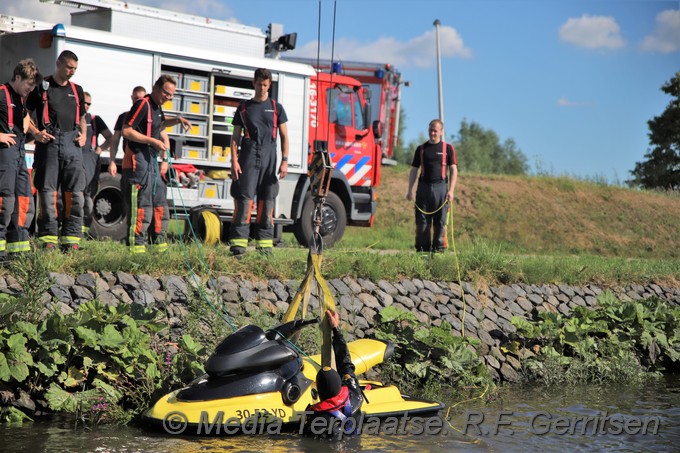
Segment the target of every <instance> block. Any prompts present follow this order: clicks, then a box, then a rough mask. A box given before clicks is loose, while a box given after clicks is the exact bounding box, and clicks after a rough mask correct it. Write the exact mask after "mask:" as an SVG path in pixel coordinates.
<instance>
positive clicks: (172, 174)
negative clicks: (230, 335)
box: [167, 153, 238, 331]
mask: <svg viewBox="0 0 680 453" xmlns="http://www.w3.org/2000/svg"><path fill="white" fill-rule="evenodd" d="M167 156H168V173H169V175H168V182H169V187H170V200H171V201H172V208H173V213H174V217H175V219H174V220H175V225H176V227H177V231H179V230H180V226H179V218H178V217H177V203H175V198H174V194H175V191H174V189H175V187H174V186H173V185H172V181H174V180H177V181H178V180H179V179H178V178H177V175H176V173H175V170H174V168H173V167H172V156H171V155H170V153H167ZM178 189H179V188H178ZM177 192H178V193H179V198H180V202H181V204H182V209H183V210H184V216H185V217H186V218H187V219H190V217H189V213H188V212H187V208H186V204H185V203H184V199H183V197H182V191H181V190H178V191H177ZM186 223H187V225H188V226H189V230H190V231H191V237H192V242H194V244H195V245H196V250H197V251H198V256H199V260H200V262H201V265H202V266H203V268H204V269H205V271H206V273H207V274H208V281H209V282H210V283H211V284H212V287H213V288H214V289H215V290H217V288H218V286H217V283H216V280H215V279H214V277H213V275H212V271H211V270H210V266H208V263H207V261H206V259H205V256H204V255H203V248H202V246H201V244H200V241H199V240H198V238H197V237H196V232H195V231H194V228H193V226H192V225H191V221H190V220H187V222H186ZM206 231H207V228H206ZM179 243H180V244H181V246H182V253H183V255H184V261H185V263H186V265H187V268H188V269H189V273H190V274H191V278H192V279H193V281H194V284H195V285H196V288H197V289H198V292H199V293H200V295H201V298H202V299H203V300H204V301H205V302H206V303H207V304H208V306H209V307H210V308H212V310H213V311H214V312H215V313H216V314H217V315H218V316H219V317H220V318H221V319H223V320H224V321H225V322H226V323H227V325H229V327H231V328H232V330H234V331H236V330H237V329H238V327H237V326H236V325H235V324H234V321H233V319H232V318H231V316H230V315H229V313H227V312H226V310H224V303H222V310H218V309H217V307H216V306H215V304H213V303H212V302H211V301H210V298H209V297H208V295H207V294H206V292H205V291H204V289H203V282H201V280H200V279H199V278H198V275H197V274H196V272H195V271H194V268H193V266H192V265H191V260H190V259H189V254H188V253H187V249H186V246H185V244H184V240H183V239H180V241H179ZM215 294H217V291H215Z"/></svg>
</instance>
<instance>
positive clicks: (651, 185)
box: [627, 71, 680, 190]
mask: <svg viewBox="0 0 680 453" xmlns="http://www.w3.org/2000/svg"><path fill="white" fill-rule="evenodd" d="M661 91H663V92H664V93H666V94H668V95H669V96H672V98H671V100H670V102H669V103H668V105H667V106H666V109H665V110H664V111H663V112H662V113H661V115H659V116H655V117H654V118H652V119H651V120H649V121H648V122H647V125H648V126H649V141H650V144H651V145H652V149H651V150H649V152H648V153H647V154H645V159H646V160H644V161H642V162H637V163H636V164H635V168H634V169H633V171H631V173H632V175H633V179H631V180H630V181H627V182H628V184H630V185H631V186H636V187H638V186H639V187H644V188H646V189H661V190H677V189H680V170H678V168H679V167H680V71H678V72H676V73H675V75H674V76H673V78H671V79H670V80H669V81H667V82H666V83H664V84H663V86H662V87H661Z"/></svg>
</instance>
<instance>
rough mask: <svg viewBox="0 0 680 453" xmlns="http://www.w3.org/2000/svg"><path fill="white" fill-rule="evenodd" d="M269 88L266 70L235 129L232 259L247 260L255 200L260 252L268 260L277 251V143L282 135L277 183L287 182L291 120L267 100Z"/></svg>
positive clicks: (258, 75) (241, 109) (238, 116)
mask: <svg viewBox="0 0 680 453" xmlns="http://www.w3.org/2000/svg"><path fill="white" fill-rule="evenodd" d="M271 83H272V74H271V72H270V71H269V70H268V69H263V68H261V69H257V70H256V71H255V77H254V80H253V86H254V87H255V96H254V97H253V99H251V100H248V101H242V102H241V104H240V105H239V107H238V109H237V110H236V113H235V115H234V121H233V123H232V124H233V125H234V134H233V135H232V138H231V189H230V191H231V196H232V197H234V216H233V220H232V223H231V231H230V234H229V239H230V243H231V244H230V245H231V247H230V249H231V253H232V254H233V255H235V256H239V255H243V254H244V253H245V251H246V247H247V246H248V237H249V236H250V216H251V213H252V210H253V201H254V200H255V198H256V197H257V219H256V223H255V240H256V241H257V248H258V249H259V250H260V251H261V252H263V253H265V254H269V253H271V250H272V247H273V246H274V218H273V217H274V200H275V199H276V196H277V195H278V194H279V180H278V179H277V175H276V137H277V131H278V135H280V136H281V165H280V166H279V171H278V173H279V174H278V177H279V178H285V177H286V175H287V174H288V126H287V125H286V122H287V121H288V117H287V116H286V111H285V110H284V108H283V106H282V105H281V104H279V103H277V102H276V101H275V100H274V99H270V98H269V88H270V87H271ZM242 134H243V138H241V135H242ZM239 146H240V148H241V149H240V151H239Z"/></svg>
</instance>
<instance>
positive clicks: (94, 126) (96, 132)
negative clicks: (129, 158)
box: [83, 92, 113, 236]
mask: <svg viewBox="0 0 680 453" xmlns="http://www.w3.org/2000/svg"><path fill="white" fill-rule="evenodd" d="M83 95H84V96H85V110H86V111H87V113H86V114H85V122H86V124H87V139H86V140H85V146H83V169H84V170H85V191H84V193H83V195H84V198H85V204H84V206H83V236H85V235H87V234H88V233H89V232H90V226H91V225H92V211H93V208H94V205H93V203H94V196H95V195H96V194H97V190H99V173H100V168H99V156H100V155H101V153H102V149H109V147H110V146H111V139H112V137H113V134H111V131H110V130H109V127H108V126H107V125H106V123H105V122H104V120H103V119H102V117H101V116H97V115H92V114H91V113H90V105H92V96H91V95H90V93H88V92H85V93H83ZM100 135H101V136H103V137H104V143H102V145H101V146H99V145H98V144H97V141H98V138H99V136H100Z"/></svg>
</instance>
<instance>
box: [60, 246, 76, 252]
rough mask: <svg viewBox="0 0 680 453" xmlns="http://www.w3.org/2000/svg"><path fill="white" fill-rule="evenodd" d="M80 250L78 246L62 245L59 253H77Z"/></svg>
mask: <svg viewBox="0 0 680 453" xmlns="http://www.w3.org/2000/svg"><path fill="white" fill-rule="evenodd" d="M78 250H80V246H79V245H78V244H62V245H61V251H62V252H64V253H68V252H77V251H78Z"/></svg>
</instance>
